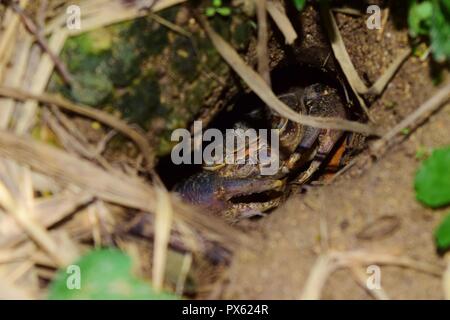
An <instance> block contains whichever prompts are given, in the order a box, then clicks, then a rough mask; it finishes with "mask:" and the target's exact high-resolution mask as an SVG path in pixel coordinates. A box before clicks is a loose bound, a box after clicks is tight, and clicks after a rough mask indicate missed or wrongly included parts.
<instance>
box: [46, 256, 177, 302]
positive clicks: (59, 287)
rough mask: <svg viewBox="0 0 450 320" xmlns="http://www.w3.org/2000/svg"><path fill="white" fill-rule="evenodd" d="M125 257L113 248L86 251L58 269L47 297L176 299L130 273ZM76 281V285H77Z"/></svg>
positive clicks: (128, 259)
mask: <svg viewBox="0 0 450 320" xmlns="http://www.w3.org/2000/svg"><path fill="white" fill-rule="evenodd" d="M131 270H132V262H131V259H130V257H129V256H127V255H125V254H124V253H123V252H121V251H119V250H117V249H102V250H94V251H91V252H88V253H87V254H86V255H84V256H82V257H81V258H80V259H79V260H78V261H77V262H75V263H74V264H73V265H72V266H69V267H68V268H67V270H66V269H61V270H59V271H58V273H57V275H56V277H55V279H54V281H53V282H52V283H51V284H50V288H49V296H48V297H49V299H57V300H67V299H114V300H115V299H142V300H144V299H145V300H161V299H177V297H176V296H174V295H172V294H168V293H161V292H156V291H155V290H154V289H153V288H152V286H151V284H150V283H147V282H145V281H143V280H141V279H139V278H137V277H135V276H134V275H133V274H132V272H131ZM77 283H78V285H77Z"/></svg>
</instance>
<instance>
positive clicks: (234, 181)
mask: <svg viewBox="0 0 450 320" xmlns="http://www.w3.org/2000/svg"><path fill="white" fill-rule="evenodd" d="M284 186H285V183H284V181H282V180H276V179H269V178H267V179H256V178H231V177H222V176H220V175H217V174H215V173H213V172H208V171H204V172H201V173H198V174H196V175H193V176H191V177H190V178H189V179H187V180H185V181H184V182H183V183H181V184H179V185H177V186H176V187H175V192H177V193H178V194H179V195H180V196H181V197H182V198H183V199H184V200H185V201H187V202H189V203H192V204H195V205H198V206H201V207H202V208H204V209H206V210H207V211H209V212H212V213H219V212H220V213H222V214H223V215H224V216H225V217H227V218H229V220H239V219H241V218H244V217H245V218H247V217H251V216H255V215H261V214H262V212H264V211H267V210H269V209H271V208H274V207H276V206H277V205H278V204H279V203H280V199H277V198H275V199H271V198H269V199H264V197H263V199H264V200H261V201H259V200H258V199H253V198H252V196H254V195H256V196H257V195H259V194H262V193H264V192H266V191H269V192H270V191H275V193H276V192H278V191H281V189H282V188H283V187H284ZM246 197H248V198H246ZM278 198H279V197H278Z"/></svg>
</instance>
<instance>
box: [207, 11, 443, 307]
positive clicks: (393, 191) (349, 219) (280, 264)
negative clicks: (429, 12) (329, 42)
mask: <svg viewBox="0 0 450 320" xmlns="http://www.w3.org/2000/svg"><path fill="white" fill-rule="evenodd" d="M337 20H338V25H339V29H340V30H341V32H342V35H343V37H344V41H345V43H346V46H347V50H348V52H349V54H350V56H351V59H352V61H353V62H354V64H355V66H356V68H357V70H358V72H359V74H360V76H361V77H362V78H363V79H366V80H368V81H369V83H372V82H373V81H374V80H376V79H377V78H378V77H379V76H380V75H381V74H382V73H383V72H384V71H385V70H386V68H387V67H388V66H389V64H390V63H391V62H392V61H393V60H394V59H395V57H396V56H397V54H399V53H400V51H401V50H402V49H403V48H405V47H407V46H408V45H409V44H408V34H407V30H406V29H405V27H404V26H398V25H395V23H394V21H393V18H392V12H391V16H390V17H389V19H388V21H387V24H386V25H385V27H384V30H383V32H382V33H381V34H380V32H379V31H377V30H368V29H367V28H365V27H364V24H365V19H364V17H354V16H349V15H344V14H338V15H337ZM430 70H431V67H430V65H429V63H428V62H426V61H425V62H423V61H421V60H420V59H419V58H418V57H416V56H411V57H410V58H409V59H408V60H407V61H406V62H405V63H404V65H403V66H402V67H401V69H400V71H399V72H398V73H397V74H396V75H395V77H394V78H393V80H392V81H391V82H390V84H389V85H388V86H387V88H386V90H385V92H384V93H383V94H382V96H381V97H380V98H379V99H378V100H376V101H375V102H374V103H373V104H372V106H371V109H370V110H371V114H372V115H373V117H374V119H375V121H376V122H377V125H379V126H381V127H383V128H386V129H387V128H390V127H392V125H393V124H395V123H398V122H399V121H400V120H401V119H403V118H404V117H405V116H407V115H408V114H410V113H411V111H413V110H415V109H416V108H418V107H419V105H420V104H421V103H423V102H424V101H426V100H427V99H428V98H430V97H431V96H432V95H433V93H434V92H435V91H436V90H437V88H438V87H436V86H435V85H434V84H433V76H432V75H431V73H430ZM447 80H448V79H447ZM444 81H445V80H444ZM449 128H450V105H447V106H445V107H443V108H441V109H440V110H439V111H438V112H437V113H435V114H434V115H433V116H432V117H430V118H429V119H428V121H427V122H426V123H425V124H423V125H422V126H421V127H420V128H418V129H417V130H416V131H414V132H412V133H411V134H410V135H409V136H408V137H405V139H404V141H402V142H401V143H399V144H397V145H396V146H394V147H393V148H392V149H390V150H389V152H388V153H387V154H385V155H383V156H381V157H380V159H378V160H376V161H374V162H373V163H370V164H364V165H363V166H361V165H357V166H355V167H353V168H351V169H350V170H348V171H347V172H345V173H344V174H343V175H342V176H340V177H339V178H338V179H336V181H335V182H333V184H331V185H328V186H317V187H314V188H312V189H310V190H309V191H308V192H307V193H306V194H301V195H297V196H293V197H291V198H290V199H289V201H288V202H287V203H285V204H284V205H283V206H282V207H280V208H278V209H277V210H276V211H274V212H273V213H272V214H271V215H270V216H269V217H266V218H264V219H261V220H258V221H257V222H254V225H252V231H251V232H252V233H251V235H252V239H253V242H254V244H255V248H252V250H248V249H242V250H240V251H238V252H236V254H235V257H234V259H233V263H232V266H231V268H230V269H229V271H228V274H227V277H226V278H227V279H226V281H224V282H223V283H221V284H220V288H219V289H220V290H219V291H220V292H221V297H223V298H233V299H297V298H299V297H300V295H301V293H302V289H303V287H304V285H305V281H306V279H307V277H308V275H309V273H310V272H311V269H312V267H313V264H314V263H315V261H316V259H317V257H318V256H319V254H321V253H324V252H325V250H327V247H328V248H329V249H330V250H339V251H347V250H357V249H366V250H368V251H369V252H386V253H394V254H398V255H402V256H408V257H411V258H414V259H417V260H420V261H424V262H428V263H432V264H435V265H438V266H443V265H444V260H443V258H442V257H441V256H439V255H438V254H437V253H436V249H435V245H434V241H433V231H434V229H435V227H436V226H437V224H438V223H439V221H440V220H441V218H442V217H443V215H444V213H445V211H448V208H447V209H442V210H430V209H426V208H424V207H423V206H422V205H421V204H420V203H418V202H417V201H416V200H415V193H414V188H413V181H414V175H415V172H416V170H417V168H418V167H419V165H420V160H418V159H416V153H417V151H418V150H430V149H432V148H435V147H440V146H444V145H449V144H450V134H449V132H450V131H449ZM386 216H387V217H388V218H385V217H386ZM380 219H381V220H380ZM386 221H387V222H386ZM368 230H369V231H368ZM373 230H375V231H373ZM367 233H370V235H369V236H367ZM362 271H363V272H364V273H365V272H366V270H365V269H362ZM381 285H382V287H383V289H384V290H385V292H386V294H387V295H388V297H389V298H393V299H442V298H443V293H442V285H441V279H440V278H439V277H436V276H433V275H431V274H428V273H421V272H418V271H414V270H411V269H407V268H400V267H395V266H382V267H381ZM217 291H218V290H216V291H215V292H216V293H217ZM321 297H322V298H325V299H370V298H372V295H370V294H369V293H368V292H367V291H366V290H365V289H364V288H362V287H360V286H359V285H358V284H357V283H356V281H355V279H354V277H352V276H351V273H350V272H349V271H348V269H343V270H339V271H337V272H335V273H333V274H332V276H331V277H330V278H329V279H328V281H327V282H326V284H325V288H324V290H323V291H322V295H321Z"/></svg>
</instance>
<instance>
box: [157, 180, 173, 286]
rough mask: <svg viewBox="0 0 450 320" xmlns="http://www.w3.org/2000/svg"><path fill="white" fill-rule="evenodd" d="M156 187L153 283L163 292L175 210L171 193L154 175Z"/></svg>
mask: <svg viewBox="0 0 450 320" xmlns="http://www.w3.org/2000/svg"><path fill="white" fill-rule="evenodd" d="M154 178H155V181H156V186H155V191H156V210H155V227H154V228H155V238H154V252H153V275H152V280H153V281H152V282H153V286H154V287H155V290H158V291H159V290H161V289H162V287H163V283H164V273H165V272H164V271H165V268H166V260H167V249H168V244H169V240H170V230H171V228H172V219H173V208H172V202H171V200H170V196H169V193H168V192H167V190H166V189H165V187H164V185H163V184H162V182H161V181H160V180H159V178H158V177H157V176H156V174H155V175H154Z"/></svg>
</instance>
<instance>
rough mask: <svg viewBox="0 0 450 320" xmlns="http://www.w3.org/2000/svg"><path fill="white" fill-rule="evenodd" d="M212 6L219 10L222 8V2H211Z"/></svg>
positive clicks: (219, 0) (215, 0) (214, 0)
mask: <svg viewBox="0 0 450 320" xmlns="http://www.w3.org/2000/svg"><path fill="white" fill-rule="evenodd" d="M212 5H213V6H214V7H216V8H219V7H221V6H222V0H212Z"/></svg>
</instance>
